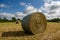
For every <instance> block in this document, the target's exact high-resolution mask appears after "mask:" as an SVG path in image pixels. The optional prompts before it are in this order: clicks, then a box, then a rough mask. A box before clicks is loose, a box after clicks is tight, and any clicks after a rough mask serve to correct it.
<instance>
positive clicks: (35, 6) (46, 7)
mask: <svg viewBox="0 0 60 40" xmlns="http://www.w3.org/2000/svg"><path fill="white" fill-rule="evenodd" d="M37 10H38V12H42V13H43V14H44V15H45V16H46V18H47V19H53V18H60V0H0V17H1V16H2V17H7V18H8V19H11V18H12V17H16V18H20V19H22V18H23V17H25V16H27V15H29V14H31V13H33V12H37Z"/></svg>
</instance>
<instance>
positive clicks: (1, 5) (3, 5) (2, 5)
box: [0, 4, 8, 7]
mask: <svg viewBox="0 0 60 40" xmlns="http://www.w3.org/2000/svg"><path fill="white" fill-rule="evenodd" d="M0 7H8V5H6V4H0Z"/></svg>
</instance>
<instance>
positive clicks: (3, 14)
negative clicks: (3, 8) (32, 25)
mask: <svg viewBox="0 0 60 40" xmlns="http://www.w3.org/2000/svg"><path fill="white" fill-rule="evenodd" d="M0 17H1V18H4V17H6V18H7V19H9V20H11V18H12V17H15V15H14V14H11V13H5V12H4V13H0Z"/></svg>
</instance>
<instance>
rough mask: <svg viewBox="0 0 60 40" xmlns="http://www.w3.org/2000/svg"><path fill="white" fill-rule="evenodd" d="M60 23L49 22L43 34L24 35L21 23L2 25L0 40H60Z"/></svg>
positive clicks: (0, 27)
mask: <svg viewBox="0 0 60 40" xmlns="http://www.w3.org/2000/svg"><path fill="white" fill-rule="evenodd" d="M59 35H60V23H53V22H48V24H47V29H46V31H45V32H44V33H43V34H36V35H29V34H26V33H24V31H23V29H22V27H21V23H20V24H16V23H14V22H13V23H10V22H6V23H0V40H60V36H59Z"/></svg>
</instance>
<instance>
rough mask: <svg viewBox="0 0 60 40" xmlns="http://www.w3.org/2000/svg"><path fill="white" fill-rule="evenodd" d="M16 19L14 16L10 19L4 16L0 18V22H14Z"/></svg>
mask: <svg viewBox="0 0 60 40" xmlns="http://www.w3.org/2000/svg"><path fill="white" fill-rule="evenodd" d="M15 21H16V18H15V17H12V20H8V19H6V18H3V19H2V18H0V22H15Z"/></svg>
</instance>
